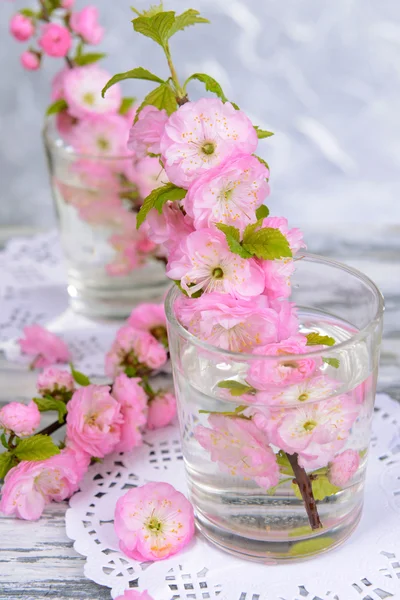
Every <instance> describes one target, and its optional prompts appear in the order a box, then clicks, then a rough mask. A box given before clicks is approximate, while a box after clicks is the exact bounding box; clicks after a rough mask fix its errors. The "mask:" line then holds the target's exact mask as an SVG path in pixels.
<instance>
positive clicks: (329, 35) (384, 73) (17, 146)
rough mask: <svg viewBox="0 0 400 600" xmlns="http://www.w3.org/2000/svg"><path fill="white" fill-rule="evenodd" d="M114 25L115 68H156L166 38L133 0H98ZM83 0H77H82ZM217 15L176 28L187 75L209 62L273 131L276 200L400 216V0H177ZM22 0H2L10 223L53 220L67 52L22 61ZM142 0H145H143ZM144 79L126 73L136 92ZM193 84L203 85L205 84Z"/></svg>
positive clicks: (305, 208) (311, 215)
mask: <svg viewBox="0 0 400 600" xmlns="http://www.w3.org/2000/svg"><path fill="white" fill-rule="evenodd" d="M93 2H94V3H95V4H96V5H97V6H98V7H99V9H100V13H101V21H102V24H103V25H105V26H106V27H107V35H106V38H105V40H104V42H103V44H102V46H101V49H105V51H107V52H108V53H109V57H108V58H107V59H106V61H104V62H103V65H104V66H106V67H107V68H108V69H109V70H110V72H112V73H115V72H117V71H124V70H127V69H129V68H132V67H134V66H137V65H143V66H146V67H148V68H150V69H152V70H154V71H155V72H157V73H159V74H165V73H166V68H165V64H164V60H163V57H162V56H161V50H160V49H159V48H158V47H156V46H155V45H154V44H153V43H152V42H151V41H149V40H147V39H145V38H142V37H141V36H139V35H138V34H135V33H133V31H132V26H131V24H130V19H131V18H132V17H131V15H132V13H131V11H130V9H129V6H130V4H131V2H130V0H113V1H111V2H110V0H93ZM82 5H83V3H82V2H78V3H77V6H78V7H80V6H82ZM165 5H166V7H167V8H171V9H175V10H177V11H183V10H185V9H186V8H189V7H192V8H197V9H199V10H200V11H202V13H203V14H204V16H207V17H208V18H210V20H211V21H212V25H199V26H197V27H196V28H191V29H189V30H187V31H186V32H182V33H180V34H178V35H177V37H176V39H174V41H173V42H172V47H173V48H172V49H173V54H174V56H175V62H176V64H177V67H178V72H179V73H180V74H181V76H182V77H185V76H187V75H189V74H190V73H191V72H194V71H203V72H208V73H209V74H211V75H213V76H214V77H216V78H217V79H218V80H219V81H220V83H221V84H222V86H223V88H224V91H225V93H226V95H227V96H228V97H229V98H231V99H232V100H234V101H236V102H237V103H238V104H239V105H240V106H241V107H242V108H243V109H244V110H245V111H247V112H248V114H249V116H250V117H251V118H252V119H253V121H254V122H255V123H257V124H259V125H261V126H265V127H266V128H270V129H272V130H273V131H275V132H276V135H275V137H273V138H271V139H270V140H265V141H262V142H260V152H259V153H260V154H261V155H262V156H264V158H266V159H267V160H268V162H269V163H270V166H271V184H272V196H271V197H270V199H269V205H270V208H271V212H273V213H275V214H285V215H287V216H288V217H289V218H290V221H291V223H292V224H299V225H306V224H308V225H313V226H314V227H315V225H317V224H319V223H329V224H331V223H338V224H349V223H350V224H356V223H366V222H370V223H377V222H382V223H391V222H396V221H397V222H399V216H400V204H399V201H398V197H399V192H400V171H399V166H400V135H399V134H400V2H398V0H379V2H377V0H335V2H331V1H329V2H328V0H168V1H167V2H166V3H165ZM23 6H25V4H24V3H21V1H20V0H17V1H16V2H12V1H10V0H1V3H0V44H1V53H0V56H1V59H0V60H1V78H0V92H1V93H0V131H1V142H0V183H1V186H0V198H1V202H0V223H1V225H36V226H40V227H47V226H49V225H51V224H52V223H53V222H54V213H53V209H52V205H51V199H50V193H49V189H48V182H47V173H46V167H45V162H44V156H43V152H42V147H41V138H40V130H41V124H42V119H43V114H44V110H45V107H46V105H47V104H48V97H49V91H50V81H51V77H52V76H53V74H54V72H55V71H56V70H57V67H58V66H59V65H60V63H59V61H58V60H57V59H50V58H49V59H47V60H46V61H45V66H44V68H42V69H41V71H40V72H36V73H27V72H24V71H23V70H22V68H21V67H20V65H19V54H20V52H21V51H22V50H23V49H24V48H25V44H20V43H18V42H16V41H15V40H13V39H11V37H10V36H9V35H8V21H9V17H10V16H11V14H12V13H13V12H14V11H15V10H16V9H17V8H22V7H23ZM136 6H137V7H138V8H144V7H146V6H148V2H144V1H143V0H138V1H137V2H136ZM148 90H149V86H148V85H146V84H143V85H142V84H138V83H136V82H126V83H125V84H124V92H125V93H126V94H127V95H136V96H138V97H140V96H142V95H143V94H144V93H145V92H146V91H148ZM199 92H200V88H194V89H193V91H192V97H193V98H195V97H196V94H199Z"/></svg>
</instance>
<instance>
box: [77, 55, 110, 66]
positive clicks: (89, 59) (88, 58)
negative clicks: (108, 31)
mask: <svg viewBox="0 0 400 600" xmlns="http://www.w3.org/2000/svg"><path fill="white" fill-rule="evenodd" d="M105 56H107V54H104V52H88V53H87V54H77V55H76V56H75V58H74V62H75V64H76V65H78V67H83V66H85V65H92V64H93V63H95V62H97V61H99V60H101V59H102V58H104V57H105Z"/></svg>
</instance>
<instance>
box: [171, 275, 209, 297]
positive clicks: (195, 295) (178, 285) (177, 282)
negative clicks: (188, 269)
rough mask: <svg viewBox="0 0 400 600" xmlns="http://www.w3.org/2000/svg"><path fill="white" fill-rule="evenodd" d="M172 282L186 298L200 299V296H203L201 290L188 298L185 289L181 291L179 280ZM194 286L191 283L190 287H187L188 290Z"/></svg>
mask: <svg viewBox="0 0 400 600" xmlns="http://www.w3.org/2000/svg"><path fill="white" fill-rule="evenodd" d="M173 281H174V283H175V285H176V286H177V287H178V288H179V289H180V290H181V292H182V294H184V295H185V296H187V297H188V298H200V296H201V295H202V294H203V290H197V292H194V293H193V294H192V295H191V296H189V294H188V293H187V291H186V290H185V289H183V287H182V285H181V282H180V280H179V279H174V280H173ZM194 285H196V284H195V283H193V284H192V285H191V286H190V285H189V286H188V287H189V288H190V287H193V286H194Z"/></svg>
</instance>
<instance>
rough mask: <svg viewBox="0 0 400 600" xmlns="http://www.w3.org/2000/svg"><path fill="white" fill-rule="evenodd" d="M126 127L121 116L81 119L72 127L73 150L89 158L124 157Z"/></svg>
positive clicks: (97, 116) (94, 116)
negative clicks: (89, 156)
mask: <svg viewBox="0 0 400 600" xmlns="http://www.w3.org/2000/svg"><path fill="white" fill-rule="evenodd" d="M126 135H127V125H126V121H125V119H124V117H123V116H122V115H107V114H105V115H96V114H94V115H93V116H90V117H86V118H83V119H81V120H80V121H79V123H78V124H77V125H76V126H75V127H74V130H73V138H72V139H71V144H72V146H73V147H74V150H76V151H77V152H80V153H81V154H87V155H91V156H104V157H115V156H123V155H126Z"/></svg>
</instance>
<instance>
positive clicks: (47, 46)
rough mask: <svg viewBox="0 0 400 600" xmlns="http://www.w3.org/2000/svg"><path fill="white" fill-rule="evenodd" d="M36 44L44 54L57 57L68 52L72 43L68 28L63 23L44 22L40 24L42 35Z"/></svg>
mask: <svg viewBox="0 0 400 600" xmlns="http://www.w3.org/2000/svg"><path fill="white" fill-rule="evenodd" d="M38 44H39V46H40V47H41V49H42V50H43V52H44V53H45V54H48V55H49V56H54V57H57V58H58V57H62V56H66V55H67V54H68V52H69V50H70V49H71V45H72V37H71V34H70V32H69V30H68V29H67V28H66V27H64V26H63V25H59V24H58V23H46V24H45V25H43V26H42V35H41V36H40V38H39V40H38ZM72 70H73V69H71V71H72Z"/></svg>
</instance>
